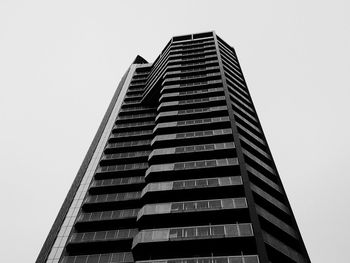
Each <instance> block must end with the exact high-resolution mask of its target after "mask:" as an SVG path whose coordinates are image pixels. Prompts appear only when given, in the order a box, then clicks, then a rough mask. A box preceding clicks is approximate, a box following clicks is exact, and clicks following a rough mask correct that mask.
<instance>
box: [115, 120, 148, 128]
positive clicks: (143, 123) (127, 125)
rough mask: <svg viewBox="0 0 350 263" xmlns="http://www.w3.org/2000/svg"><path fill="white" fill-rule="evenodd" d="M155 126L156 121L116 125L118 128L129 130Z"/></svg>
mask: <svg viewBox="0 0 350 263" xmlns="http://www.w3.org/2000/svg"><path fill="white" fill-rule="evenodd" d="M148 125H154V121H141V122H131V123H123V124H117V125H115V127H116V128H128V127H139V126H148Z"/></svg>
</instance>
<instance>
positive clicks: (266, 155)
mask: <svg viewBox="0 0 350 263" xmlns="http://www.w3.org/2000/svg"><path fill="white" fill-rule="evenodd" d="M37 262H38V263H57V262H62V263H131V262H138V263H238V262H240V263H258V262H260V263H268V262H270V263H288V262H310V259H309V257H308V254H307V251H306V248H305V245H304V243H303V240H302V237H301V235H300V232H299V229H298V226H297V223H296V221H295V218H294V216H293V213H292V209H291V207H290V205H289V202H288V199H287V196H286V194H285V191H284V189H283V186H282V183H281V180H280V177H279V175H278V172H277V170H276V167H275V164H274V161H273V158H272V156H271V152H270V150H269V147H268V145H267V142H266V138H265V136H264V133H263V130H262V128H261V125H260V122H259V119H258V116H257V113H256V111H255V108H254V105H253V102H252V99H251V96H250V94H249V91H248V88H247V85H246V82H245V80H244V77H243V74H242V71H241V68H240V65H239V63H238V59H237V55H236V52H235V50H234V49H233V48H232V47H231V46H230V45H228V44H227V43H225V42H224V41H223V40H222V39H221V38H219V37H218V36H217V35H216V34H215V33H214V32H206V33H199V34H193V35H184V36H177V37H173V38H172V39H171V40H170V41H169V43H168V44H167V45H166V47H165V48H164V50H163V51H162V53H161V54H160V55H159V57H158V58H157V59H156V60H155V62H154V63H147V61H145V60H144V59H143V58H142V57H140V56H137V57H136V59H135V61H134V62H133V63H132V64H131V66H130V67H129V69H128V70H127V72H126V73H125V75H124V76H123V78H122V79H121V81H120V84H119V86H118V88H117V90H116V92H115V95H114V96H113V99H112V101H111V103H110V105H109V107H108V110H107V112H106V114H105V116H104V118H103V120H102V123H101V125H100V127H99V129H98V131H97V134H96V136H95V138H94V140H93V142H92V144H91V146H90V148H89V150H88V153H87V155H86V157H85V159H84V162H83V164H82V165H81V168H80V169H79V172H78V174H77V176H76V178H75V180H74V182H73V185H72V187H71V189H70V190H69V193H68V195H67V198H66V199H65V201H64V203H63V205H62V208H61V210H60V211H59V214H58V216H57V219H56V220H55V222H54V225H53V227H52V229H51V231H50V233H49V235H48V237H47V240H46V241H45V244H44V246H43V248H42V250H41V252H40V254H39V257H38V259H37Z"/></svg>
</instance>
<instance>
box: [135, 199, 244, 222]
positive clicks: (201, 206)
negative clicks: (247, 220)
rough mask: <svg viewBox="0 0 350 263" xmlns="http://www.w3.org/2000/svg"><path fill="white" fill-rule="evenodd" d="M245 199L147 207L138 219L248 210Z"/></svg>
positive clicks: (150, 205)
mask: <svg viewBox="0 0 350 263" xmlns="http://www.w3.org/2000/svg"><path fill="white" fill-rule="evenodd" d="M247 207H248V205H247V200H246V199H245V198H227V199H214V200H199V201H190V202H176V203H160V204H149V205H145V206H144V207H143V208H142V209H141V210H140V212H139V214H138V219H139V218H141V217H142V216H144V215H155V214H170V213H186V212H201V211H208V210H221V209H238V208H247Z"/></svg>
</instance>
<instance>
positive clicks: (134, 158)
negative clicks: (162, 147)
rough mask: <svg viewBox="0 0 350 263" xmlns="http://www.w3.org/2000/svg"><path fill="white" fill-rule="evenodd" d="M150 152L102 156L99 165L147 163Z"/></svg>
mask: <svg viewBox="0 0 350 263" xmlns="http://www.w3.org/2000/svg"><path fill="white" fill-rule="evenodd" d="M150 153H151V150H146V151H136V152H121V153H114V154H104V155H103V156H102V159H101V162H100V164H101V165H102V166H103V165H106V164H107V165H108V164H115V163H121V162H122V163H131V162H144V161H147V158H148V156H149V154H150Z"/></svg>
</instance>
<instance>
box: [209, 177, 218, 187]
mask: <svg viewBox="0 0 350 263" xmlns="http://www.w3.org/2000/svg"><path fill="white" fill-rule="evenodd" d="M208 185H209V186H218V185H219V180H218V178H210V179H208Z"/></svg>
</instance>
